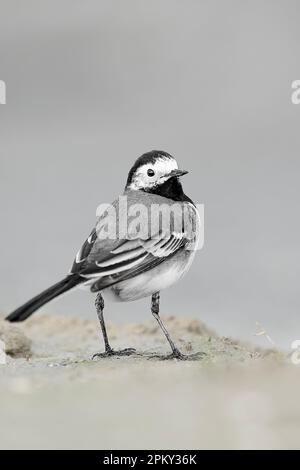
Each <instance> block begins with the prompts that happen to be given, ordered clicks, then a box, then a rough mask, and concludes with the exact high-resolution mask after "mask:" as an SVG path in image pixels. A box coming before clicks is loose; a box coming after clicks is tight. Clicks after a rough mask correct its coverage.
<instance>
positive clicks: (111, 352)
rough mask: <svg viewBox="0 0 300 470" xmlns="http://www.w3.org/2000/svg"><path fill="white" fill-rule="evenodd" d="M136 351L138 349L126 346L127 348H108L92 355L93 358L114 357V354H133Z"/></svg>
mask: <svg viewBox="0 0 300 470" xmlns="http://www.w3.org/2000/svg"><path fill="white" fill-rule="evenodd" d="M135 353H136V349H134V348H126V349H119V350H117V351H115V350H114V349H107V350H106V351H105V352H103V353H96V354H94V355H93V356H92V360H94V359H95V358H101V359H103V358H106V357H113V356H131V355H132V354H135Z"/></svg>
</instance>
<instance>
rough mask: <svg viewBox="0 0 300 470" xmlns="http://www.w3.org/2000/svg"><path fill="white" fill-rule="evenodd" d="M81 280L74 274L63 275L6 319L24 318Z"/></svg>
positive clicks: (19, 319)
mask: <svg viewBox="0 0 300 470" xmlns="http://www.w3.org/2000/svg"><path fill="white" fill-rule="evenodd" d="M81 282H82V279H80V277H79V276H77V275H75V274H71V275H69V276H67V277H65V278H64V279H62V280H61V281H59V282H57V283H56V284H54V285H53V286H51V287H49V288H48V289H46V290H44V291H43V292H41V293H40V294H39V295H37V296H36V297H33V299H31V300H29V301H28V302H26V304H24V305H22V306H21V307H19V308H17V309H16V310H14V311H13V312H12V313H11V314H10V315H8V317H7V318H6V320H8V321H10V322H21V321H24V320H26V319H27V318H28V317H30V315H32V314H33V313H34V312H35V311H36V310H38V309H39V308H40V307H42V306H43V305H45V304H46V303H48V302H50V300H53V299H54V298H55V297H58V296H59V295H61V294H63V293H64V292H67V291H68V290H70V289H72V288H73V287H75V286H76V285H77V284H80V283H81Z"/></svg>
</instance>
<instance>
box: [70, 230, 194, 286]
mask: <svg viewBox="0 0 300 470" xmlns="http://www.w3.org/2000/svg"><path fill="white" fill-rule="evenodd" d="M95 236H97V235H95ZM93 237H94V236H93ZM93 237H92V238H90V237H89V239H88V240H87V241H86V242H85V243H84V244H83V247H82V249H81V250H80V252H79V253H78V254H77V257H76V259H75V261H74V264H73V268H72V272H73V273H74V272H76V273H77V274H79V275H80V276H81V277H82V278H83V279H85V280H86V281H91V285H92V291H98V290H100V289H103V288H105V287H108V286H110V285H113V284H116V283H118V282H120V281H123V280H126V279H130V278H132V277H135V276H137V275H138V274H140V273H142V272H146V271H148V270H150V269H153V268H154V267H155V266H157V265H159V264H160V263H162V262H163V261H164V260H165V259H166V258H169V257H171V256H172V255H174V254H175V253H176V252H177V251H178V250H180V249H182V248H184V246H185V245H186V244H187V243H188V239H187V238H186V236H185V234H184V232H182V233H175V232H173V233H171V234H170V235H169V236H168V237H165V236H163V234H160V235H157V236H156V237H153V238H149V239H147V240H142V239H140V238H136V239H132V240H122V241H121V242H120V241H119V242H118V243H117V246H116V247H114V248H112V249H111V250H110V251H109V252H108V251H107V247H106V249H105V250H104V251H105V252H106V253H105V257H103V251H102V253H101V256H99V260H97V256H95V249H94V248H91V247H90V246H89V245H90V244H91V243H90V242H92V241H93ZM93 243H94V246H95V244H96V240H94V241H93ZM100 246H101V243H100ZM100 246H98V248H97V251H98V249H99V248H100ZM88 250H90V252H89V253H88ZM91 252H92V256H91ZM99 254H100V253H99ZM85 256H86V258H84V257H85ZM93 281H94V282H93Z"/></svg>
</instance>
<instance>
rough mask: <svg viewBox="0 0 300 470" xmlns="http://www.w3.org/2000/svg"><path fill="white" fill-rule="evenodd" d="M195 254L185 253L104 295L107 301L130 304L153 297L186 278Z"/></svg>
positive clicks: (109, 290)
mask: <svg viewBox="0 0 300 470" xmlns="http://www.w3.org/2000/svg"><path fill="white" fill-rule="evenodd" d="M194 254H195V252H193V251H183V252H182V253H180V254H178V255H175V256H174V257H172V258H171V259H170V260H168V261H164V262H163V263H162V264H160V265H158V266H156V267H155V268H153V269H151V270H150V271H147V272H145V273H142V274H139V275H138V276H136V277H133V278H132V279H128V280H126V281H122V282H120V283H118V284H116V285H114V286H111V287H108V288H107V289H104V290H103V291H102V294H103V296H104V298H105V299H108V300H113V301H117V302H130V301H132V300H138V299H142V298H143V297H148V296H151V295H152V294H154V293H155V292H158V291H161V290H162V289H166V288H167V287H170V286H171V285H172V284H174V283H175V282H177V281H178V280H179V279H180V278H181V277H182V276H184V274H185V273H186V272H187V271H188V269H189V268H190V265H191V263H192V261H193V257H194Z"/></svg>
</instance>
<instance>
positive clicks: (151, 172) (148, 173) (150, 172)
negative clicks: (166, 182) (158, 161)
mask: <svg viewBox="0 0 300 470" xmlns="http://www.w3.org/2000/svg"><path fill="white" fill-rule="evenodd" d="M147 175H148V176H154V175H155V171H154V170H152V168H149V170H148V171H147Z"/></svg>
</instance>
